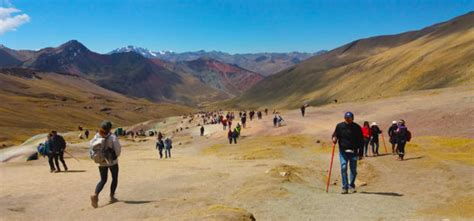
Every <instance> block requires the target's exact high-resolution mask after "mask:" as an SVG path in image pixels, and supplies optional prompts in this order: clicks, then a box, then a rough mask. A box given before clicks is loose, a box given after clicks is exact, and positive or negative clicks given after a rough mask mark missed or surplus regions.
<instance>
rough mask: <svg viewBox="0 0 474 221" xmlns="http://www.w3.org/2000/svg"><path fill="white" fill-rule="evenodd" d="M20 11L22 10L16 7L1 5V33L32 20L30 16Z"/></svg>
mask: <svg viewBox="0 0 474 221" xmlns="http://www.w3.org/2000/svg"><path fill="white" fill-rule="evenodd" d="M19 12H21V11H20V10H18V9H16V8H3V7H0V35H2V34H4V33H5V32H8V31H14V30H16V28H17V27H19V26H20V25H22V24H24V23H27V22H29V21H30V16H28V15H27V14H18V13H19ZM15 14H16V15H15Z"/></svg>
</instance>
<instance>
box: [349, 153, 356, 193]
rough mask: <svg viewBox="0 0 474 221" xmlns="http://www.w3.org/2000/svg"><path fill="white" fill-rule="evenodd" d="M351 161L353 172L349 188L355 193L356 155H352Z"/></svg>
mask: <svg viewBox="0 0 474 221" xmlns="http://www.w3.org/2000/svg"><path fill="white" fill-rule="evenodd" d="M349 161H350V162H349V164H350V165H349V166H350V170H351V180H350V184H349V187H350V188H352V189H353V192H355V180H356V177H357V156H356V155H355V154H351V156H350V158H349Z"/></svg>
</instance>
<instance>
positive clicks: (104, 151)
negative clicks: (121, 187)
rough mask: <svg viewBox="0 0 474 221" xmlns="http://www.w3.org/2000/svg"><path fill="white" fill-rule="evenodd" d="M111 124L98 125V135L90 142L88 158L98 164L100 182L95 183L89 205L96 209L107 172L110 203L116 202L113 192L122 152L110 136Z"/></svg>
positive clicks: (115, 138)
mask: <svg viewBox="0 0 474 221" xmlns="http://www.w3.org/2000/svg"><path fill="white" fill-rule="evenodd" d="M111 130H112V123H111V122H110V121H104V122H102V123H101V125H100V130H99V133H97V134H96V135H95V136H94V138H92V140H91V141H90V156H91V158H92V159H93V160H94V162H95V163H97V164H99V173H100V181H99V183H97V186H96V188H95V192H94V195H92V196H91V205H92V207H94V208H97V207H98V202H99V194H100V192H101V191H102V189H103V188H104V185H105V184H106V183H107V176H108V171H109V170H110V173H111V174H112V183H111V185H110V203H115V202H117V201H118V200H117V198H115V190H116V189H117V184H118V173H119V166H118V157H119V156H120V153H121V151H122V146H121V145H120V142H119V139H118V138H117V136H115V134H112V133H111V132H110V131H111Z"/></svg>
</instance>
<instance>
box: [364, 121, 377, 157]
mask: <svg viewBox="0 0 474 221" xmlns="http://www.w3.org/2000/svg"><path fill="white" fill-rule="evenodd" d="M362 134H363V135H364V155H365V157H367V156H368V152H369V143H370V137H371V136H372V131H371V130H370V126H369V122H368V121H364V127H362ZM372 154H374V153H372Z"/></svg>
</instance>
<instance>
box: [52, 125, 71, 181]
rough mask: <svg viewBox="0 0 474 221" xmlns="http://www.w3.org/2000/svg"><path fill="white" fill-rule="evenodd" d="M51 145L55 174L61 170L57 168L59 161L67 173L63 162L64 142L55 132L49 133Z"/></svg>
mask: <svg viewBox="0 0 474 221" xmlns="http://www.w3.org/2000/svg"><path fill="white" fill-rule="evenodd" d="M51 134H52V137H51V144H52V148H51V149H52V152H53V157H54V163H55V164H56V171H55V172H56V173H59V172H61V168H60V167H59V162H58V160H59V161H61V163H62V164H63V167H64V170H65V171H67V170H68V168H67V165H66V162H65V161H64V151H65V150H66V141H65V140H64V137H63V136H61V135H59V134H58V132H57V131H55V130H53V131H51Z"/></svg>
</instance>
